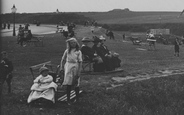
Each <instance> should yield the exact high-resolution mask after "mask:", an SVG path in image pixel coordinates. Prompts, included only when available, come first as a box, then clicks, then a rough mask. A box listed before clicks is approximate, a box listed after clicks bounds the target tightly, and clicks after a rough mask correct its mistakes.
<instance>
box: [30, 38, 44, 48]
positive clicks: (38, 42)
mask: <svg viewBox="0 0 184 115" xmlns="http://www.w3.org/2000/svg"><path fill="white" fill-rule="evenodd" d="M43 38H44V36H33V37H32V38H31V40H28V41H27V44H29V45H32V44H33V45H34V46H37V47H38V46H41V47H43V40H42V39H43Z"/></svg>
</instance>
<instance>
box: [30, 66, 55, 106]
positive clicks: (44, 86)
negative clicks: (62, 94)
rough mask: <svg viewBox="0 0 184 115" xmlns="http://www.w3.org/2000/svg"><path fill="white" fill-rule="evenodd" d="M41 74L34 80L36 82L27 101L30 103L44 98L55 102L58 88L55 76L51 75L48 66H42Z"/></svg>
mask: <svg viewBox="0 0 184 115" xmlns="http://www.w3.org/2000/svg"><path fill="white" fill-rule="evenodd" d="M39 72H40V75H39V76H38V77H37V78H36V79H35V80H34V84H33V85H32V87H31V91H32V92H31V94H30V95H29V97H28V100H27V102H28V103H30V102H32V101H34V100H37V99H40V98H44V99H47V100H50V101H52V102H53V103H55V98H54V97H55V91H56V90H57V84H55V83H54V82H53V77H52V76H50V75H49V74H48V73H49V70H48V68H47V67H41V68H40V70H39Z"/></svg>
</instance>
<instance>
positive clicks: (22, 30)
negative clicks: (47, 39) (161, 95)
mask: <svg viewBox="0 0 184 115" xmlns="http://www.w3.org/2000/svg"><path fill="white" fill-rule="evenodd" d="M28 27H29V24H26V25H25V27H22V25H19V29H18V35H17V44H20V45H21V46H25V45H23V42H27V41H28V40H31V38H32V37H33V35H32V33H31V30H30V29H29V28H28Z"/></svg>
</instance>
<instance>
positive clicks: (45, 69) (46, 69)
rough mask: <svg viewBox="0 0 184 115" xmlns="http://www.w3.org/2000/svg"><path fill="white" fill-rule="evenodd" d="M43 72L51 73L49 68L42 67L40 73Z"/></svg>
mask: <svg viewBox="0 0 184 115" xmlns="http://www.w3.org/2000/svg"><path fill="white" fill-rule="evenodd" d="M43 71H49V69H48V68H47V67H45V66H44V67H41V68H40V69H39V73H40V74H41V73H42V72H43Z"/></svg>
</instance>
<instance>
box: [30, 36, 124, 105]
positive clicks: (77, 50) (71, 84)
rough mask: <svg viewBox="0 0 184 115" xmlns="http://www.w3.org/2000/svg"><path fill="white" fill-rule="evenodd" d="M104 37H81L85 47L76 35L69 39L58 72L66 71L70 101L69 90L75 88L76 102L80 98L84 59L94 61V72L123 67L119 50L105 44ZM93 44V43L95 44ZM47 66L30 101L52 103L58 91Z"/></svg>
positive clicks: (33, 86)
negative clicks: (116, 51)
mask: <svg viewBox="0 0 184 115" xmlns="http://www.w3.org/2000/svg"><path fill="white" fill-rule="evenodd" d="M104 42H105V38H104V37H103V36H100V37H96V36H95V37H94V38H91V39H90V38H87V37H84V38H83V39H82V43H83V44H82V46H81V47H80V45H79V43H78V41H77V39H76V38H73V37H72V38H70V39H68V40H66V45H67V48H66V50H65V51H64V53H63V56H62V59H61V62H60V68H59V75H61V74H63V76H64V80H63V83H62V86H66V97H67V104H68V105H71V104H72V102H71V99H70V93H71V90H72V89H74V91H75V94H76V98H75V100H74V102H78V101H79V91H80V88H79V85H80V73H81V69H82V62H83V61H91V62H94V65H93V68H94V71H95V72H99V71H101V72H102V71H112V70H114V69H115V68H117V67H120V63H121V60H120V59H119V58H118V56H119V54H118V53H112V52H111V51H109V50H108V49H107V46H105V45H104ZM90 43H93V45H92V44H91V45H90ZM48 71H49V70H48V68H46V67H41V68H40V75H39V76H38V77H37V78H36V79H35V80H34V84H33V85H32V87H31V94H30V95H29V98H28V103H31V102H32V101H34V100H37V99H40V98H44V99H46V100H50V101H52V102H53V103H54V102H55V100H54V97H55V96H54V95H55V92H54V91H56V90H57V87H58V86H57V84H56V83H54V82H53V78H52V77H51V76H50V75H49V74H48Z"/></svg>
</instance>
